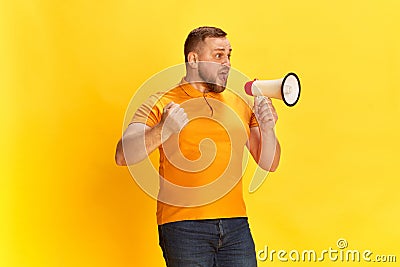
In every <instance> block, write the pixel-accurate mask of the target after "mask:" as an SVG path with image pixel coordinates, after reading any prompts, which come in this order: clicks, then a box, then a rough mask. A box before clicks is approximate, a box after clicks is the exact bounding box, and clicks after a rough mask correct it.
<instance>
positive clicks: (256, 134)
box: [247, 97, 281, 172]
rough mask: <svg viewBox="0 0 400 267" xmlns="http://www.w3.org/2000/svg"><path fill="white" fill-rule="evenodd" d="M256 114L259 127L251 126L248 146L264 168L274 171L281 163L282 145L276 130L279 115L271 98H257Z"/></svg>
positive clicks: (255, 102) (255, 103) (255, 104)
mask: <svg viewBox="0 0 400 267" xmlns="http://www.w3.org/2000/svg"><path fill="white" fill-rule="evenodd" d="M254 114H255V115H256V117H257V121H258V124H259V127H252V128H250V136H249V140H248V142H247V148H248V149H249V151H250V153H251V155H252V156H253V158H254V160H255V161H256V162H257V164H258V165H259V166H260V167H261V168H262V169H264V170H267V171H272V172H273V171H275V170H276V169H277V168H278V165H279V160H280V156H281V147H280V144H279V141H278V138H277V137H276V135H275V131H274V127H275V123H276V121H277V119H278V117H277V114H276V111H275V108H274V107H273V105H272V102H271V100H270V99H269V98H264V97H260V98H259V97H257V98H255V100H254Z"/></svg>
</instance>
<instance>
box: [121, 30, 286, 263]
mask: <svg viewBox="0 0 400 267" xmlns="http://www.w3.org/2000/svg"><path fill="white" fill-rule="evenodd" d="M226 35H227V34H226V33H225V32H224V31H222V30H221V29H218V28H215V27H200V28H197V29H194V30H193V31H192V32H190V33H189V35H188V37H187V39H186V41H185V46H184V54H185V62H186V76H185V77H184V78H183V79H182V81H181V83H180V84H179V85H178V86H177V87H175V88H173V89H171V90H168V91H167V92H164V93H160V94H156V95H155V96H152V97H151V98H149V100H148V101H147V102H146V103H144V104H143V105H142V106H141V107H140V108H139V109H138V110H137V112H136V113H135V115H134V117H133V119H132V122H131V124H130V125H129V126H128V128H127V130H126V131H125V133H124V135H123V138H122V139H121V140H120V141H119V142H118V145H117V151H116V162H117V164H118V165H131V164H136V163H138V162H140V161H142V160H143V159H145V158H146V157H147V156H148V155H149V153H151V152H152V151H154V150H155V149H157V148H158V149H159V151H160V169H159V174H160V189H159V195H158V201H157V223H158V230H159V240H160V246H161V248H162V251H163V256H164V259H165V261H166V264H167V266H169V267H175V266H185V267H186V266H188V267H190V266H205V267H206V266H210V267H211V266H229V267H235V266H237V267H239V266H240V267H247V266H248V267H250V266H257V263H256V256H255V246H254V242H253V239H252V236H251V233H250V229H249V225H248V221H247V215H246V208H245V205H244V201H243V195H242V181H241V178H242V157H243V152H244V151H243V149H244V147H245V146H246V147H247V149H249V151H250V154H251V155H252V157H253V158H254V159H255V161H256V162H257V163H258V165H259V166H260V167H261V168H263V169H265V170H268V171H274V170H275V169H276V168H277V166H278V164H279V158H280V145H279V142H278V140H277V138H276V136H275V132H274V126H275V122H276V120H277V115H276V111H275V109H274V107H273V105H272V103H271V100H270V99H268V98H265V97H261V98H256V99H255V100H254V108H253V110H254V113H253V111H252V109H251V107H249V106H248V104H247V103H246V101H245V100H244V99H242V98H241V97H240V96H238V95H237V94H235V93H234V92H232V91H230V90H225V86H226V84H227V79H228V75H229V71H230V67H231V65H230V56H231V51H232V48H231V45H230V43H229V41H228V39H227V38H226Z"/></svg>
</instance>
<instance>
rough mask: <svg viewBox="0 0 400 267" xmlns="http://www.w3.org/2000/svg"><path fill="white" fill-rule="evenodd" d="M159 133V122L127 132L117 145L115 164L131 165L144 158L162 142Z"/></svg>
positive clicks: (160, 128) (160, 132) (160, 127)
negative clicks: (149, 126)
mask: <svg viewBox="0 0 400 267" xmlns="http://www.w3.org/2000/svg"><path fill="white" fill-rule="evenodd" d="M130 127H131V126H130ZM133 127H135V126H133ZM161 134H162V126H161V125H160V124H157V125H156V126H154V127H153V128H145V127H143V128H142V129H140V130H135V131H132V133H129V132H127V133H126V134H125V135H124V136H123V137H122V139H121V140H120V141H119V143H118V145H117V153H116V162H117V164H118V165H132V164H135V163H138V162H140V161H142V160H144V159H145V158H146V157H147V156H148V155H149V154H150V153H151V152H153V151H154V150H155V149H157V148H158V147H159V146H160V145H161V144H162V141H163V140H162V138H161ZM164 138H165V137H164Z"/></svg>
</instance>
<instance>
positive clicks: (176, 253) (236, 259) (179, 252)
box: [158, 217, 257, 267]
mask: <svg viewBox="0 0 400 267" xmlns="http://www.w3.org/2000/svg"><path fill="white" fill-rule="evenodd" d="M158 233H159V241H160V246H161V249H162V251H163V256H164V259H165V262H166V264H167V267H195V266H196V267H255V266H257V261H256V254H255V247H254V241H253V238H252V236H251V233H250V228H249V224H248V222H247V218H244V217H243V218H226V219H211V220H190V221H179V222H172V223H166V224H163V225H159V226H158Z"/></svg>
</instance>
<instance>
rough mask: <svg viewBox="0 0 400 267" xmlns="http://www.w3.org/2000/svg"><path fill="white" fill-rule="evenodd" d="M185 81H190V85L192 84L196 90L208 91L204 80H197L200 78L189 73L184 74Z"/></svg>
mask: <svg viewBox="0 0 400 267" xmlns="http://www.w3.org/2000/svg"><path fill="white" fill-rule="evenodd" d="M183 79H184V80H185V81H186V82H188V83H190V85H192V86H193V88H194V89H196V90H198V91H199V92H201V93H207V92H208V87H207V85H206V83H204V82H199V81H201V79H200V78H199V77H193V76H191V75H189V74H186V76H185V77H184V78H183Z"/></svg>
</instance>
